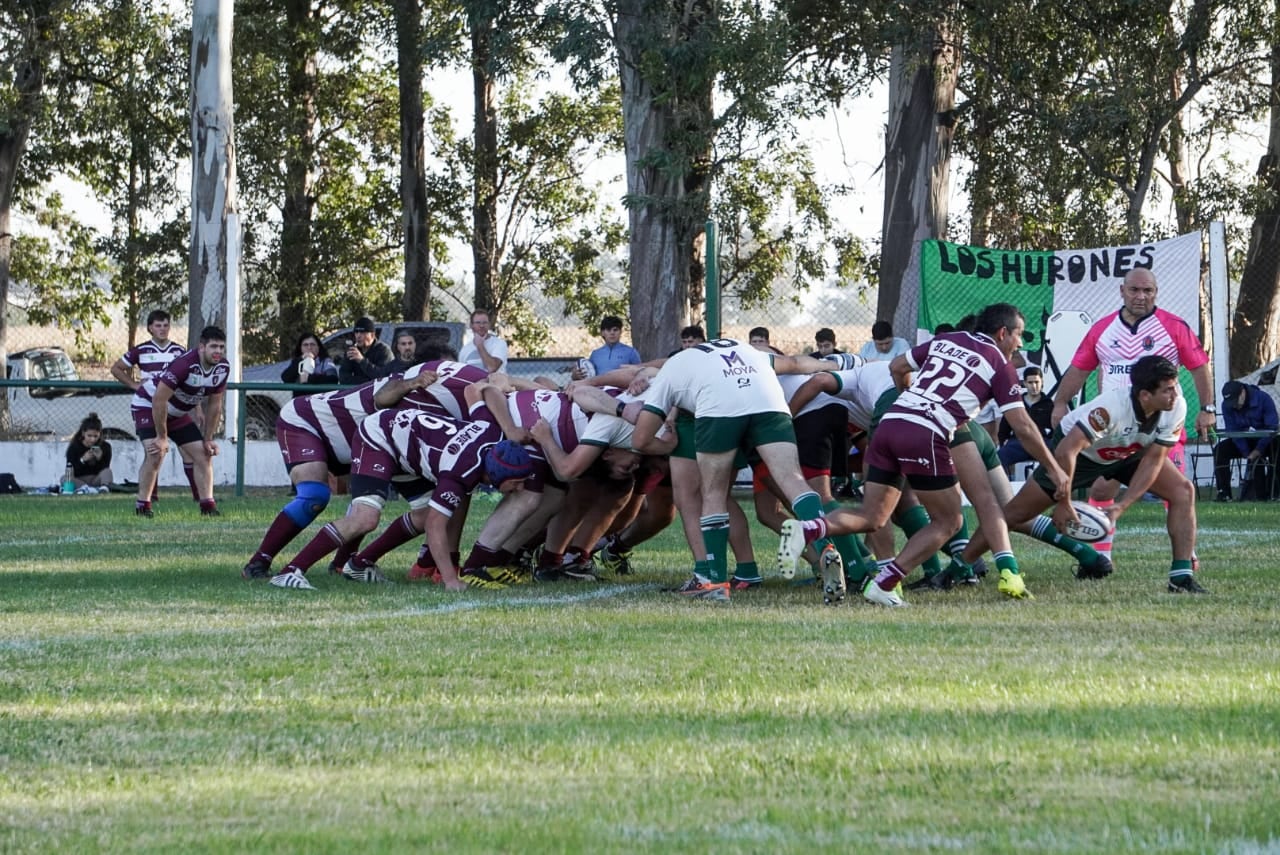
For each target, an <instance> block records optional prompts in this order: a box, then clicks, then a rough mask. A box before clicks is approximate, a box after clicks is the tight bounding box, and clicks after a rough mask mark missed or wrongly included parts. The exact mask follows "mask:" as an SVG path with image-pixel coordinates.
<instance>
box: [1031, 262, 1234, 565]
mask: <svg viewBox="0 0 1280 855" xmlns="http://www.w3.org/2000/svg"><path fill="white" fill-rule="evenodd" d="M1157 291H1158V288H1157V286H1156V276H1155V274H1154V273H1152V272H1151V271H1150V270H1148V269H1146V268H1145V267H1139V268H1136V269H1134V270H1130V271H1129V272H1128V273H1126V274H1125V277H1124V281H1123V282H1122V283H1121V285H1120V300H1121V303H1122V305H1121V307H1120V310H1119V311H1116V312H1112V313H1111V314H1109V315H1106V316H1105V317H1103V318H1102V319H1101V320H1099V321H1098V322H1097V323H1095V324H1094V325H1093V326H1091V327H1089V331H1088V332H1087V333H1085V337H1084V341H1082V342H1080V346H1079V347H1078V348H1076V352H1075V355H1074V356H1072V357H1071V364H1070V365H1069V366H1067V370H1066V373H1065V374H1063V375H1062V379H1061V380H1060V381H1059V382H1058V389H1057V391H1056V392H1055V393H1054V396H1053V423H1054V426H1055V427H1056V426H1057V425H1058V423H1059V422H1061V421H1062V417H1063V416H1065V415H1066V414H1067V410H1068V405H1069V402H1070V401H1071V399H1072V398H1073V397H1075V395H1076V393H1077V392H1079V391H1080V389H1081V388H1082V387H1083V386H1084V381H1085V378H1086V377H1088V376H1089V374H1090V372H1092V371H1093V370H1094V369H1095V368H1096V369H1098V394H1100V395H1101V394H1102V393H1103V392H1107V391H1110V390H1111V389H1114V388H1116V387H1125V386H1128V385H1129V371H1130V370H1131V369H1132V368H1133V366H1134V364H1135V363H1136V362H1137V361H1138V359H1139V358H1140V357H1142V356H1152V355H1154V356H1163V357H1165V358H1166V359H1168V360H1170V361H1171V362H1173V364H1174V365H1179V366H1182V367H1184V368H1186V369H1187V370H1188V371H1190V372H1191V378H1192V380H1194V381H1195V384H1196V396H1197V397H1198V398H1199V399H1200V413H1199V414H1198V415H1197V416H1196V433H1197V434H1200V435H1207V434H1208V432H1209V430H1210V429H1211V428H1212V427H1213V426H1214V424H1215V423H1216V422H1217V420H1218V408H1217V407H1215V406H1214V404H1213V378H1212V377H1210V376H1209V355H1208V354H1207V353H1205V352H1204V348H1203V347H1201V346H1200V340H1199V339H1197V338H1196V334H1195V333H1193V332H1192V331H1191V328H1190V327H1189V326H1187V322H1186V321H1184V320H1183V319H1182V318H1180V317H1178V316H1177V315H1175V314H1173V313H1171V312H1166V311H1165V310H1164V309H1157V308H1156V293H1157ZM1179 440H1180V441H1179V444H1178V445H1177V446H1176V447H1175V448H1174V450H1173V452H1171V453H1170V455H1169V456H1170V457H1171V458H1173V459H1174V462H1175V463H1176V464H1177V465H1178V468H1179V469H1182V468H1183V464H1182V461H1184V460H1185V457H1184V455H1183V453H1182V450H1183V448H1184V447H1185V446H1184V443H1185V432H1183V433H1182V434H1180V436H1179ZM1119 492H1120V482H1119V481H1115V480H1110V479H1105V478H1100V479H1098V481H1097V482H1096V483H1095V484H1094V485H1093V489H1092V490H1091V491H1090V493H1089V504H1091V505H1093V506H1094V507H1096V508H1100V509H1102V510H1103V511H1104V512H1106V513H1110V508H1112V507H1113V506H1114V504H1115V499H1116V494H1117V493H1119ZM1116 516H1118V514H1116ZM1113 520H1114V517H1113ZM1114 538H1115V528H1114V527H1112V529H1111V533H1110V534H1108V535H1107V536H1106V537H1104V538H1103V539H1102V540H1100V541H1098V542H1097V543H1096V544H1094V547H1093V548H1094V549H1096V550H1098V551H1099V552H1101V553H1103V554H1104V555H1106V556H1107V558H1110V557H1111V547H1112V541H1113V539H1114ZM1179 569H1180V568H1179ZM1188 575H1189V574H1188ZM1170 578H1173V575H1172V574H1171V575H1170Z"/></svg>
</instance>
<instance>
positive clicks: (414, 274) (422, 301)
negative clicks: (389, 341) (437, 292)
mask: <svg viewBox="0 0 1280 855" xmlns="http://www.w3.org/2000/svg"><path fill="white" fill-rule="evenodd" d="M395 16H396V53H397V59H398V62H397V68H398V73H399V81H400V209H401V213H402V216H403V220H404V303H403V311H404V319H405V320H406V321H425V320H429V319H430V317H431V220H430V213H429V211H428V210H427V155H426V142H425V132H424V127H425V122H424V119H423V115H422V55H421V47H420V43H421V41H422V10H421V4H420V2H419V0H395Z"/></svg>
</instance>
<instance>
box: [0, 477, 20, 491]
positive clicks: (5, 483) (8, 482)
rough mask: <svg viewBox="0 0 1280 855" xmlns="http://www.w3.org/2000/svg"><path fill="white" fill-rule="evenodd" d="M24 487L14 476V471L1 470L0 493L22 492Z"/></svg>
mask: <svg viewBox="0 0 1280 855" xmlns="http://www.w3.org/2000/svg"><path fill="white" fill-rule="evenodd" d="M21 492H22V488H21V487H19V486H18V479H17V478H14V477H13V473H12V472H0V493H5V494H8V493H21Z"/></svg>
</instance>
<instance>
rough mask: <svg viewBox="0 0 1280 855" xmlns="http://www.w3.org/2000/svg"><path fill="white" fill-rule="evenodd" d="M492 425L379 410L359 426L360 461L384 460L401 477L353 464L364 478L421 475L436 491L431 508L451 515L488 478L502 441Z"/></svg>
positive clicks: (410, 411)
mask: <svg viewBox="0 0 1280 855" xmlns="http://www.w3.org/2000/svg"><path fill="white" fill-rule="evenodd" d="M502 438H503V437H502V430H501V429H500V428H499V427H498V426H497V424H494V423H492V422H486V421H472V422H460V421H457V420H456V419H450V418H445V417H443V416H440V415H438V414H436V413H429V412H427V411H425V410H414V409H403V410H402V409H396V410H380V411H378V412H376V413H374V414H373V415H371V416H369V417H368V418H366V419H365V420H364V421H362V422H361V423H360V428H359V438H358V440H357V449H358V450H357V455H363V454H367V453H369V451H370V450H373V451H374V453H375V455H376V453H377V452H381V453H382V454H385V455H386V456H387V457H388V458H390V460H391V461H393V464H392V465H394V466H398V469H399V471H395V472H392V471H388V472H386V473H380V472H379V473H373V472H368V471H366V470H367V468H368V467H361V464H360V460H359V459H358V457H357V459H353V460H352V461H351V462H352V466H353V467H354V468H355V469H356V470H357V471H360V472H363V473H364V474H370V475H383V474H385V477H386V478H387V479H388V480H390V479H391V478H393V477H394V476H396V475H404V474H408V475H416V476H420V477H422V478H425V479H426V480H428V481H430V482H432V483H433V484H435V485H436V488H435V490H433V491H432V498H431V501H430V505H431V506H432V507H435V508H436V509H437V510H439V511H440V512H441V513H444V514H445V515H451V514H452V513H453V512H454V511H455V510H457V508H458V507H459V506H460V505H461V502H462V497H463V496H466V495H468V494H469V493H471V491H472V490H474V489H475V488H476V486H477V485H479V483H480V481H481V480H482V479H483V477H484V455H485V452H487V451H488V450H489V449H490V448H492V447H493V446H494V445H496V444H497V443H498V442H501V441H502Z"/></svg>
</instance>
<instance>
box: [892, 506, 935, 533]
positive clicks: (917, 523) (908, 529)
mask: <svg viewBox="0 0 1280 855" xmlns="http://www.w3.org/2000/svg"><path fill="white" fill-rule="evenodd" d="M928 524H929V512H928V511H926V510H925V509H924V507H923V506H921V505H916V506H915V507H914V508H907V509H906V510H905V511H903V512H902V513H901V514H899V515H898V528H900V529H902V531H903V533H904V534H906V536H907V537H911V535H913V534H915V533H916V532H918V531H919V530H920V529H922V528H924V527H925V526H927V525H928Z"/></svg>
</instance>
